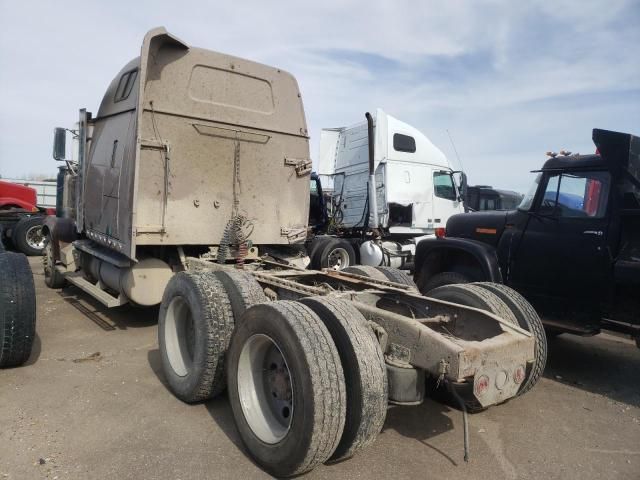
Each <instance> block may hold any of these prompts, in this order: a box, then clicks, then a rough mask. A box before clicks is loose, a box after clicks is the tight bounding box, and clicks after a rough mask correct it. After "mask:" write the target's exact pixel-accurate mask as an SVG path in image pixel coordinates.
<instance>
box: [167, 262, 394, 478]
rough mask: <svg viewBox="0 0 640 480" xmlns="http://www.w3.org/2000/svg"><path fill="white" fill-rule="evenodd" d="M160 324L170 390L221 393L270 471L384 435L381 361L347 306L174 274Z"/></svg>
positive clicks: (216, 276) (236, 278)
mask: <svg viewBox="0 0 640 480" xmlns="http://www.w3.org/2000/svg"><path fill="white" fill-rule="evenodd" d="M158 326H159V344H160V352H161V358H162V364H163V370H164V372H165V376H166V379H167V382H168V384H169V386H170V388H171V390H172V391H173V393H174V394H175V395H176V396H177V397H178V398H180V399H182V400H184V401H186V402H196V401H202V400H206V399H209V398H213V397H214V396H216V395H217V394H219V393H220V392H221V391H223V390H224V389H225V388H227V390H228V396H229V400H230V403H231V407H232V411H233V415H234V418H235V421H236V425H237V427H238V431H239V432H240V436H241V438H242V440H243V442H244V444H245V446H246V447H247V450H248V452H249V453H250V455H251V456H252V457H253V458H254V459H255V460H256V462H257V463H259V464H260V465H261V466H262V467H263V468H264V469H265V470H267V471H268V472H269V473H272V474H273V475H276V476H291V475H297V474H300V473H303V472H306V471H309V470H311V469H312V468H314V467H315V466H316V465H318V464H320V463H323V462H326V461H328V460H332V461H335V460H340V459H343V458H348V457H350V456H352V455H353V454H355V453H356V452H357V451H358V450H359V449H361V448H364V447H365V446H367V445H369V444H370V443H372V442H373V440H374V439H375V438H376V436H377V434H378V433H379V432H380V430H381V429H382V425H383V423H384V419H385V416H386V408H387V379H386V369H385V364H384V357H383V354H382V351H381V349H380V345H379V343H378V341H377V340H376V338H375V335H374V334H373V331H372V330H371V328H370V327H369V325H368V323H367V321H366V320H365V319H364V317H363V316H362V314H360V312H358V311H357V310H355V308H354V307H353V306H352V305H351V304H349V303H347V302H344V301H342V300H338V299H331V298H325V297H312V298H305V299H303V300H301V301H300V302H294V301H276V302H268V299H267V297H266V296H265V295H264V293H263V291H262V288H261V287H260V285H259V284H258V283H257V281H256V280H255V278H253V276H251V275H250V274H246V273H244V272H235V271H231V272H228V271H225V272H215V273H213V272H199V273H178V274H176V275H175V276H174V277H173V278H172V280H171V281H170V282H169V285H168V286H167V289H166V291H165V294H164V298H163V301H162V305H161V307H160V318H159V325H158ZM343 365H348V368H343Z"/></svg>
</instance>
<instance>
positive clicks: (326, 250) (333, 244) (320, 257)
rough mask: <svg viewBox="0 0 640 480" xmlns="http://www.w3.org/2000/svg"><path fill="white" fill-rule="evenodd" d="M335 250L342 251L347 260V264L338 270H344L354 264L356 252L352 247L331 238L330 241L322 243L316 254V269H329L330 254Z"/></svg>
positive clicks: (339, 239) (345, 241)
mask: <svg viewBox="0 0 640 480" xmlns="http://www.w3.org/2000/svg"><path fill="white" fill-rule="evenodd" d="M337 249H342V250H344V251H345V252H346V254H347V256H348V258H349V260H348V263H349V264H348V265H347V266H344V267H342V268H340V269H339V270H344V269H345V268H349V267H350V266H352V265H355V264H356V251H355V250H354V249H353V246H352V245H351V244H350V243H349V242H348V241H347V240H344V239H342V238H331V240H330V241H328V242H325V243H323V244H322V245H321V248H319V249H318V251H317V253H316V258H317V262H318V269H323V268H330V266H329V257H330V255H331V253H332V252H333V251H335V250H337Z"/></svg>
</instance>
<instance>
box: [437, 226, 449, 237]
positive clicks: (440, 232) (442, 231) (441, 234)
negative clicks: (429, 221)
mask: <svg viewBox="0 0 640 480" xmlns="http://www.w3.org/2000/svg"><path fill="white" fill-rule="evenodd" d="M446 233H447V230H446V229H445V228H444V227H438V228H436V237H438V238H444V237H445V235H446Z"/></svg>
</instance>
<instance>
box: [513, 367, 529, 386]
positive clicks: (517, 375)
mask: <svg viewBox="0 0 640 480" xmlns="http://www.w3.org/2000/svg"><path fill="white" fill-rule="evenodd" d="M525 375H526V371H525V369H524V367H523V366H519V367H518V368H516V371H515V372H513V381H514V382H516V383H517V384H518V385H520V384H521V383H522V382H523V381H524V377H525Z"/></svg>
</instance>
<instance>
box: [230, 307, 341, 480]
mask: <svg viewBox="0 0 640 480" xmlns="http://www.w3.org/2000/svg"><path fill="white" fill-rule="evenodd" d="M253 335H266V336H268V337H269V338H270V339H272V340H273V341H274V342H275V343H276V345H277V346H278V348H279V349H280V351H281V353H282V355H283V357H284V359H285V361H286V363H287V366H288V369H289V371H290V375H291V376H290V378H291V382H292V395H293V410H292V418H291V425H290V428H289V430H288V431H287V432H286V434H285V435H284V437H283V438H282V439H280V440H279V441H277V443H271V444H270V443H265V442H263V441H262V440H260V438H258V437H257V436H256V434H255V433H254V431H253V430H252V429H251V427H250V426H249V424H248V423H247V420H246V418H245V415H244V412H243V408H242V404H241V402H240V395H239V393H238V364H239V360H240V353H241V352H242V349H243V347H244V345H245V343H246V342H247V340H248V339H249V338H251V337H252V336H253ZM227 359H228V360H227V361H228V363H227V372H228V375H227V377H228V380H229V389H228V395H229V401H230V403H231V408H232V410H233V416H234V418H235V421H236V426H237V428H238V431H239V433H240V437H241V438H242V441H243V442H244V444H245V446H246V447H247V450H248V452H249V454H250V455H251V456H252V457H253V459H254V460H255V461H256V463H258V464H259V465H260V466H262V468H264V469H265V470H266V471H267V472H268V473H270V474H272V475H274V476H276V477H289V476H293V475H299V474H301V473H304V472H307V471H309V470H311V469H313V468H314V467H315V466H317V465H319V464H321V463H323V462H325V461H327V460H328V459H329V457H331V455H332V454H333V452H334V451H335V449H336V447H337V446H338V442H339V441H340V437H341V436H342V431H343V429H344V422H345V413H346V404H347V401H346V392H345V382H344V374H343V370H342V365H341V363H340V356H339V354H338V351H337V349H336V346H335V345H334V343H333V340H332V339H331V335H330V333H329V331H328V330H327V328H326V327H325V326H324V323H323V322H322V320H320V318H319V317H318V315H316V314H315V313H314V312H313V311H312V310H311V309H310V308H309V307H307V306H305V305H302V304H301V303H298V302H293V301H286V300H281V301H276V302H271V303H262V304H259V305H256V306H254V307H251V308H250V309H248V310H247V311H246V312H245V314H244V315H243V318H242V319H241V320H240V322H239V323H238V328H237V329H236V331H235V332H234V334H233V338H232V339H231V345H230V346H229V353H228V356H227Z"/></svg>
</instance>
